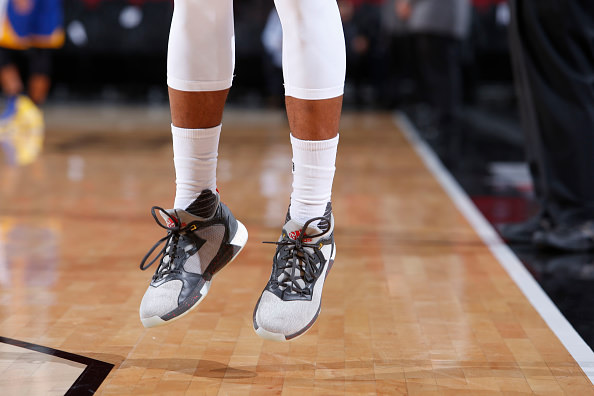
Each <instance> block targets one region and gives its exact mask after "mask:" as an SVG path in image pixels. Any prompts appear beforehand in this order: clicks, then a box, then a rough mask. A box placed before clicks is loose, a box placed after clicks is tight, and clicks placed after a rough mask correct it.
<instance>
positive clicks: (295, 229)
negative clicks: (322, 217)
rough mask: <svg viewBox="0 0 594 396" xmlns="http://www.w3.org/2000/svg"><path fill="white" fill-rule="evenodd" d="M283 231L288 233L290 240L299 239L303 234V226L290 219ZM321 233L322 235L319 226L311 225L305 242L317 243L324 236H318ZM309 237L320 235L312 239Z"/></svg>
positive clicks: (306, 231)
mask: <svg viewBox="0 0 594 396" xmlns="http://www.w3.org/2000/svg"><path fill="white" fill-rule="evenodd" d="M318 223H319V222H318ZM283 229H284V230H285V232H286V233H287V235H288V237H289V238H291V239H297V238H298V237H299V235H300V234H301V230H302V229H303V224H302V223H298V222H297V221H295V220H293V219H289V221H287V223H286V224H285V226H284V227H283ZM321 233H322V230H321V229H320V228H318V226H317V225H314V224H310V225H309V226H308V227H307V230H305V234H306V236H305V237H304V238H303V242H316V241H317V240H318V239H320V238H321V237H322V236H323V235H318V234H321ZM308 235H318V236H317V237H313V238H310V237H308Z"/></svg>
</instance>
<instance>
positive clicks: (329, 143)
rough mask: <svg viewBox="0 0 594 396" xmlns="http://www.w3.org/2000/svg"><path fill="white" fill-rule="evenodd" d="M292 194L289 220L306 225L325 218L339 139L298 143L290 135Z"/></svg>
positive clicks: (330, 194)
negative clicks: (309, 221) (314, 219)
mask: <svg viewBox="0 0 594 396" xmlns="http://www.w3.org/2000/svg"><path fill="white" fill-rule="evenodd" d="M291 146H292V147H293V192H292V193H291V208H290V214H291V218H292V219H294V220H296V221H298V222H300V223H305V222H306V221H307V220H309V219H311V218H312V217H318V216H323V215H324V210H325V209H326V205H327V204H328V202H329V201H330V198H331V196H332V181H333V179H334V171H335V169H336V167H335V163H336V150H337V147H338V135H337V136H336V137H334V138H332V139H328V140H300V139H297V138H295V137H294V136H293V135H292V134H291Z"/></svg>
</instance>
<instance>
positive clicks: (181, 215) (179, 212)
mask: <svg viewBox="0 0 594 396" xmlns="http://www.w3.org/2000/svg"><path fill="white" fill-rule="evenodd" d="M167 213H169V214H170V215H171V217H173V218H174V219H179V220H180V221H181V224H180V225H181V226H182V227H183V226H185V225H187V224H190V223H191V222H193V221H196V220H204V219H203V218H202V217H198V216H194V215H193V214H191V213H188V212H186V211H185V210H183V209H167ZM161 217H162V218H163V220H165V224H167V226H168V227H175V226H176V224H174V223H173V221H172V220H171V218H170V217H169V216H167V215H166V214H165V213H163V212H161Z"/></svg>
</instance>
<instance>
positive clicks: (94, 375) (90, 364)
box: [0, 337, 114, 396]
mask: <svg viewBox="0 0 594 396" xmlns="http://www.w3.org/2000/svg"><path fill="white" fill-rule="evenodd" d="M0 342H2V343H4V344H9V345H13V346H17V347H21V348H26V349H29V350H32V351H35V352H39V353H44V354H46V355H51V356H55V357H59V358H61V359H65V360H70V361H71V362H76V363H80V364H84V365H86V366H87V367H86V368H85V370H84V371H83V372H82V373H81V375H80V376H79V377H78V378H77V379H76V381H74V383H73V384H72V385H71V386H70V389H69V390H68V392H66V393H65V395H68V396H77V395H92V394H94V393H95V391H97V389H98V388H99V386H100V385H101V384H102V383H103V381H104V380H105V378H106V377H107V375H108V374H109V372H110V371H111V369H112V368H113V367H114V365H113V364H111V363H106V362H102V361H100V360H95V359H91V358H88V357H86V356H81V355H75V354H73V353H69V352H64V351H59V350H57V349H53V348H48V347H44V346H41V345H36V344H31V343H28V342H25V341H19V340H14V339H12V338H6V337H0Z"/></svg>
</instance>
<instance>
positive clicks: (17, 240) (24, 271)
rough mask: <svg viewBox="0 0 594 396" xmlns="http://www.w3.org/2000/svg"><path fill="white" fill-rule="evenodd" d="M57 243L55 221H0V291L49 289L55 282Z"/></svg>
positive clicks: (57, 235)
mask: <svg viewBox="0 0 594 396" xmlns="http://www.w3.org/2000/svg"><path fill="white" fill-rule="evenodd" d="M59 240H60V225H59V223H58V222H57V221H53V220H47V219H38V220H34V221H27V222H19V221H17V220H16V219H11V218H7V219H0V284H1V285H2V287H3V288H7V289H10V288H17V287H19V286H25V287H31V286H52V285H53V284H54V283H55V282H56V281H57V266H58V261H59Z"/></svg>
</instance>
